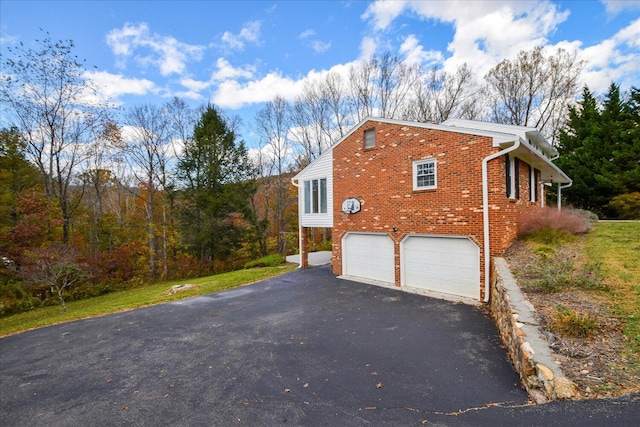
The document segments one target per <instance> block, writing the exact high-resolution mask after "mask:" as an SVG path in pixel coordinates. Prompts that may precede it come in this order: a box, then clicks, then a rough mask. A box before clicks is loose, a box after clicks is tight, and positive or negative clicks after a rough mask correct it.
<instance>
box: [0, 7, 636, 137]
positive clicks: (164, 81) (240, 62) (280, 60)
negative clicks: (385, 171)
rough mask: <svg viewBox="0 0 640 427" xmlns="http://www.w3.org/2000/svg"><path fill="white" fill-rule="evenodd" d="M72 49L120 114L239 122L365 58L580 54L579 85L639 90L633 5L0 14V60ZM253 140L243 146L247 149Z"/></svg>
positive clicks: (5, 10) (477, 66)
mask: <svg viewBox="0 0 640 427" xmlns="http://www.w3.org/2000/svg"><path fill="white" fill-rule="evenodd" d="M41 28H42V29H44V30H46V31H48V32H49V33H50V35H51V37H52V38H53V39H72V40H74V42H75V44H76V49H75V53H76V54H77V55H78V57H79V58H81V59H85V60H86V62H87V64H88V65H91V66H92V67H93V66H95V67H97V68H96V69H95V70H94V69H93V68H92V69H91V71H90V72H89V73H88V74H87V75H86V77H87V78H90V79H92V80H94V81H95V82H96V83H98V84H99V85H100V86H101V87H102V88H103V91H104V94H105V95H108V96H109V97H110V98H111V99H112V101H114V102H116V103H117V104H118V105H120V106H122V107H123V108H124V109H126V108H127V107H131V106H133V105H138V104H142V103H162V102H165V101H167V100H169V99H170V98H171V97H173V96H174V95H177V96H180V97H182V98H183V99H185V100H187V101H188V102H190V103H192V104H193V105H194V106H195V105H199V104H202V103H207V102H212V103H214V104H215V105H217V106H219V107H221V108H222V109H223V110H224V111H226V112H227V113H228V114H231V115H236V114H237V115H240V116H241V117H242V119H243V123H244V126H243V133H244V135H243V136H244V137H245V138H247V137H249V136H250V134H251V126H252V125H253V118H254V115H255V112H256V111H257V110H258V109H259V108H260V107H261V105H262V103H263V102H265V101H268V100H270V99H273V97H274V96H275V95H281V96H284V97H285V98H287V99H293V98H294V97H295V96H296V95H297V94H298V93H299V91H300V89H301V87H302V85H303V84H304V82H305V81H307V80H308V79H312V78H313V77H314V76H318V75H321V74H322V73H326V72H328V71H329V70H335V71H339V72H340V71H342V72H344V71H345V70H346V69H348V66H349V64H351V63H353V62H354V61H358V60H359V59H362V58H367V57H368V56H370V55H371V54H374V53H383V52H386V51H390V52H392V53H398V54H399V55H401V56H402V57H404V58H407V60H411V61H419V62H421V63H423V64H425V65H428V66H433V65H435V66H439V67H444V68H445V69H449V70H453V69H455V67H456V66H457V65H460V64H461V63H463V62H466V63H467V64H469V65H470V66H471V68H472V69H473V70H474V71H475V72H476V73H477V75H478V77H479V78H481V77H482V76H483V75H484V74H485V73H486V72H487V71H488V70H489V69H490V68H491V67H492V66H494V65H495V64H497V63H498V62H499V61H500V60H502V59H504V58H513V57H514V56H515V55H516V54H517V53H518V51H520V50H522V49H531V48H533V47H534V46H536V45H544V46H547V47H549V48H554V47H564V48H567V49H576V50H578V51H579V53H580V55H581V57H582V58H583V59H585V60H586V61H588V62H587V66H586V68H585V70H584V72H583V75H582V81H581V84H587V85H589V87H590V88H591V89H592V90H594V91H596V92H603V91H605V90H606V88H607V86H608V85H609V84H610V83H611V81H615V82H617V83H620V84H621V85H622V87H623V89H628V88H629V87H630V86H632V85H633V86H640V1H631V0H623V1H595V0H594V1H448V2H444V1H425V0H422V1H392V2H383V1H372V2H366V1H307V2H303V1H151V0H149V1H124V0H122V1H82V0H75V1H16V0H2V2H0V38H1V42H2V54H3V55H4V54H6V47H7V46H11V45H13V44H15V43H18V42H22V43H24V44H25V45H27V46H34V47H36V45H35V44H33V43H34V40H35V39H38V38H42V32H41V31H40V29H41ZM249 139H250V138H249Z"/></svg>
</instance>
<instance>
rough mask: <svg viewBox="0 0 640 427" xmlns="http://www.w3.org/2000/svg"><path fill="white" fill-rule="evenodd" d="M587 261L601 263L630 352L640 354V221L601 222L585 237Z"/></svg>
mask: <svg viewBox="0 0 640 427" xmlns="http://www.w3.org/2000/svg"><path fill="white" fill-rule="evenodd" d="M586 251H587V255H588V257H589V259H590V260H591V261H595V262H601V263H602V273H603V274H604V276H605V282H606V284H607V285H609V286H610V287H611V292H610V298H611V300H612V301H611V302H612V304H613V307H614V309H615V311H616V314H617V315H619V316H620V317H621V319H622V320H623V322H624V323H625V325H624V332H625V335H626V336H627V337H628V338H629V340H630V343H631V352H632V353H635V354H636V356H637V355H639V354H640V222H600V223H598V225H597V226H596V227H595V228H594V229H593V230H592V231H591V232H590V233H589V234H588V235H587V242H586Z"/></svg>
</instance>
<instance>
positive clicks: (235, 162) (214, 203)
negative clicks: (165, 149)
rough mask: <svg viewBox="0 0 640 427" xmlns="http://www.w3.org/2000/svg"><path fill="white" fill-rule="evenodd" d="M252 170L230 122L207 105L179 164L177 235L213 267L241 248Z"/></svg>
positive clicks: (249, 196) (251, 193) (250, 194)
mask: <svg viewBox="0 0 640 427" xmlns="http://www.w3.org/2000/svg"><path fill="white" fill-rule="evenodd" d="M252 172H253V171H252V168H251V166H250V163H249V160H248V157H247V150H246V148H245V145H244V142H243V141H241V140H238V137H237V135H236V132H235V130H234V129H233V124H229V121H228V120H227V119H226V118H225V117H224V116H223V115H222V113H221V112H219V111H218V110H217V109H216V108H215V107H214V106H212V105H209V106H207V107H206V109H205V110H204V111H203V113H202V116H201V118H200V120H199V121H198V123H197V124H196V126H195V129H194V133H193V138H192V139H190V140H188V141H187V142H186V143H185V149H184V154H183V155H182V156H181V158H180V159H179V162H178V179H179V181H180V182H181V184H182V192H181V194H182V200H181V203H182V209H181V218H180V219H181V234H182V236H183V239H184V244H185V245H186V246H187V249H188V250H189V252H191V253H192V254H193V255H195V256H197V257H198V258H199V259H200V262H201V264H203V265H208V266H213V262H214V261H216V260H221V259H225V258H227V257H228V256H229V255H230V254H232V253H233V251H234V250H235V249H237V248H238V247H239V246H240V245H241V243H242V241H243V234H244V233H245V231H246V229H247V227H248V226H247V222H246V221H247V220H250V219H251V218H250V216H251V209H250V201H251V197H252V196H253V194H254V192H255V188H256V187H255V182H254V180H253V179H252Z"/></svg>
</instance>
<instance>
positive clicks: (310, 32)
mask: <svg viewBox="0 0 640 427" xmlns="http://www.w3.org/2000/svg"><path fill="white" fill-rule="evenodd" d="M315 35H316V32H315V31H314V30H312V29H308V30H305V31H303V32H301V33H300V35H299V36H298V37H300V38H301V39H306V38H307V37H311V36H315Z"/></svg>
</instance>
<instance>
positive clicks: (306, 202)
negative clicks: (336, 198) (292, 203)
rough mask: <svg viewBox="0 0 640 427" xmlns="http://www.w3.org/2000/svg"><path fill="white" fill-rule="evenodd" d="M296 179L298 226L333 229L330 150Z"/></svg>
mask: <svg viewBox="0 0 640 427" xmlns="http://www.w3.org/2000/svg"><path fill="white" fill-rule="evenodd" d="M296 179H297V182H298V186H299V187H298V202H299V203H298V214H299V218H300V225H301V226H303V227H333V153H332V152H331V150H328V151H325V152H324V153H323V154H322V156H320V157H319V158H318V159H316V161H315V162H313V163H312V164H311V165H309V166H307V167H306V168H305V169H304V170H303V171H302V172H300V173H299V174H298V175H297V176H296ZM314 180H315V181H316V183H317V192H316V197H315V199H314V197H313V181H314ZM307 183H308V184H307ZM314 200H315V201H314ZM314 203H315V206H314ZM314 209H315V210H316V212H314Z"/></svg>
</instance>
